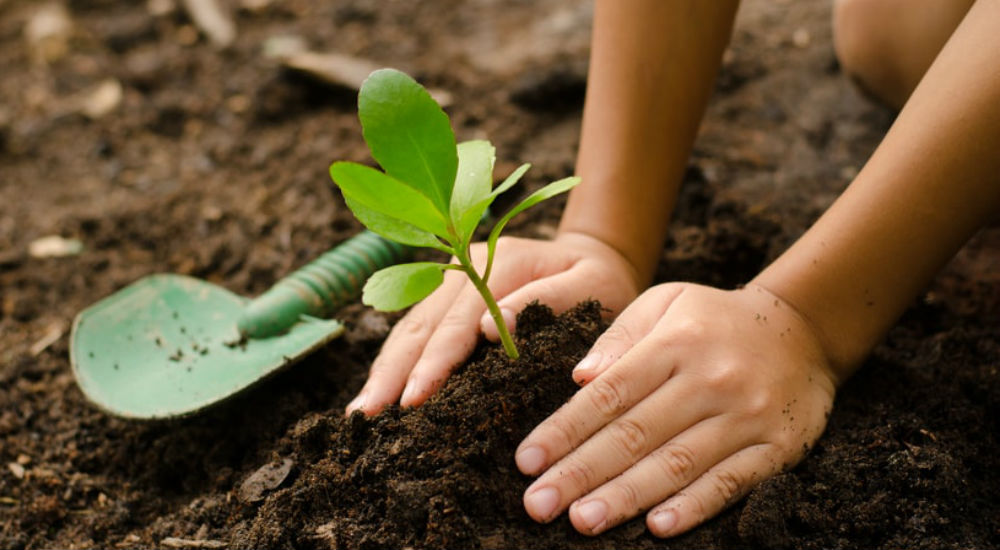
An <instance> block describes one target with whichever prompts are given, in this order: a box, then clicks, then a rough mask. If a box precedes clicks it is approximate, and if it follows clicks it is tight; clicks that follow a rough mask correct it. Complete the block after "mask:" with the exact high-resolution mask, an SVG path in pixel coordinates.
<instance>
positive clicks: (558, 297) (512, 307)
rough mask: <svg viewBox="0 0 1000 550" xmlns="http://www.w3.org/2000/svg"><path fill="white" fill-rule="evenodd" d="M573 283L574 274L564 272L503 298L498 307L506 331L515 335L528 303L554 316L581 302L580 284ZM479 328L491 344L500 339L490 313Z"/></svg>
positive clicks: (529, 284) (535, 281)
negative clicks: (519, 318) (518, 316)
mask: <svg viewBox="0 0 1000 550" xmlns="http://www.w3.org/2000/svg"><path fill="white" fill-rule="evenodd" d="M576 279H577V277H576V276H575V274H574V272H573V270H570V271H564V272H561V273H558V274H556V275H551V276H549V277H543V278H541V279H537V280H534V281H532V282H530V283H528V284H526V285H524V286H522V287H521V288H519V289H517V290H515V291H514V292H512V293H510V294H508V295H507V296H504V297H503V299H501V300H499V301H498V302H497V305H498V306H499V307H500V314H501V316H502V317H503V320H504V323H505V324H506V325H507V330H509V331H511V332H514V328H515V324H516V319H517V314H518V313H520V312H521V310H523V309H524V307H525V306H527V305H528V304H530V303H531V302H534V301H538V302H539V303H541V304H544V305H546V306H548V307H550V308H552V311H554V312H555V313H557V314H558V313H562V312H564V311H566V310H568V309H570V308H572V307H573V306H575V305H576V304H577V303H578V302H579V301H580V299H581V297H580V296H579V294H578V292H579V291H578V289H579V288H580V284H579V281H576ZM479 326H480V328H481V330H482V331H483V335H484V336H485V337H486V339H488V340H490V341H491V342H496V341H498V340H499V339H500V333H499V332H497V326H496V323H494V322H493V317H491V316H490V314H489V312H487V313H486V314H484V315H483V316H482V318H481V319H480V321H479Z"/></svg>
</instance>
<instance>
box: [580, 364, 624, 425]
mask: <svg viewBox="0 0 1000 550" xmlns="http://www.w3.org/2000/svg"><path fill="white" fill-rule="evenodd" d="M584 391H586V392H587V395H588V396H589V398H590V404H591V405H592V406H593V408H594V409H595V410H596V411H597V413H598V414H599V415H600V416H602V417H614V416H618V415H619V414H621V413H622V412H624V410H625V409H626V408H627V406H628V405H627V401H626V400H625V398H626V395H625V383H624V382H623V381H622V380H621V378H620V377H619V376H618V375H616V374H615V373H614V372H613V371H608V372H605V373H604V375H603V376H599V377H598V378H597V379H596V380H594V381H593V382H591V383H590V385H589V386H587V387H586V388H585V390H584Z"/></svg>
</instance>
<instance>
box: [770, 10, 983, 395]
mask: <svg viewBox="0 0 1000 550" xmlns="http://www.w3.org/2000/svg"><path fill="white" fill-rule="evenodd" d="M998 21H1000V2H998V1H997V0H979V2H977V4H976V5H975V6H973V8H972V9H971V11H970V12H969V14H968V15H967V16H966V18H965V20H964V21H963V22H962V24H961V25H960V26H959V27H958V29H957V30H956V31H955V33H954V35H953V36H952V38H951V39H950V40H949V42H948V43H947V45H946V46H945V47H944V49H943V50H942V52H941V54H940V55H939V56H938V58H937V60H935V62H934V64H933V65H932V66H931V67H930V69H929V70H928V72H927V74H926V75H925V76H924V78H923V80H922V81H921V83H920V85H919V86H918V87H917V89H916V90H915V91H914V93H913V95H912V96H911V98H910V100H909V102H908V103H907V104H906V106H905V107H904V109H903V111H902V112H901V113H900V115H899V117H898V118H897V120H896V122H895V124H894V125H893V127H892V128H891V129H890V131H889V133H888V134H887V135H886V137H885V139H884V140H883V142H882V144H881V145H880V146H879V148H878V150H876V152H875V154H874V155H873V156H872V158H871V159H870V161H869V162H868V164H867V165H866V166H865V167H864V169H863V170H862V171H861V173H860V174H859V175H858V177H857V178H856V179H855V181H854V182H853V183H852V184H851V186H850V187H849V188H848V189H847V191H846V192H845V193H844V194H843V196H841V197H840V199H838V200H837V202H836V203H835V204H834V205H833V206H832V207H831V208H830V210H829V211H828V212H827V213H826V214H824V215H823V217H822V218H820V220H819V221H818V222H817V223H816V224H815V225H814V226H813V227H812V228H811V229H810V230H809V231H808V232H807V233H806V234H805V235H804V236H803V237H802V238H801V239H800V240H799V241H798V242H797V243H795V245H794V246H792V248H790V249H789V250H788V251H787V252H786V253H785V254H784V255H782V256H781V257H780V258H779V259H778V260H777V261H775V262H774V264H772V265H771V266H770V267H768V268H767V269H766V270H765V271H764V272H763V273H762V274H761V275H759V276H758V277H757V278H756V279H755V281H754V282H756V283H758V284H760V285H761V286H764V287H765V288H767V289H769V290H771V291H772V292H774V293H775V294H777V295H779V296H781V297H782V298H784V299H785V300H786V301H787V302H789V303H790V304H792V305H793V306H795V307H796V308H797V309H798V310H799V311H800V312H801V313H802V314H803V315H804V316H805V317H806V318H807V319H808V320H809V321H811V323H812V324H813V325H814V327H815V328H816V330H817V333H818V334H819V337H820V339H821V343H822V345H823V346H824V347H825V348H826V350H827V353H828V354H829V355H830V356H831V359H832V360H833V362H834V364H835V368H836V370H837V373H836V374H837V376H838V378H839V379H840V380H843V379H845V378H846V377H847V376H849V375H850V373H851V372H852V371H853V369H854V368H856V366H857V365H858V364H859V363H860V362H861V360H863V358H864V357H865V356H866V355H867V354H868V352H869V351H870V349H871V348H872V347H874V345H875V344H876V343H877V342H878V341H879V340H881V338H882V337H883V335H884V334H885V332H886V331H888V329H889V328H890V327H891V325H892V324H893V323H894V322H895V321H896V319H897V318H898V317H899V315H901V314H902V312H903V311H904V310H905V308H906V307H907V306H908V305H909V304H910V303H911V302H912V300H913V299H914V297H915V296H916V295H917V294H918V293H919V292H920V291H921V290H922V289H923V288H925V287H926V285H927V284H928V283H929V281H930V279H931V278H932V277H933V276H934V274H935V273H936V272H937V271H938V270H939V269H940V268H941V267H942V266H943V265H944V263H945V262H947V260H948V259H949V258H950V257H951V256H952V255H954V253H955V252H956V251H957V250H958V249H959V248H960V247H961V246H962V244H963V243H964V242H965V241H966V240H968V238H969V237H970V236H971V235H972V234H973V233H974V232H975V231H976V230H977V229H978V228H979V227H980V226H981V225H982V224H983V223H985V221H987V220H988V219H989V217H990V216H991V215H993V213H994V212H996V210H997V208H998V206H1000V61H998V59H997V57H996V52H998V51H1000V24H998Z"/></svg>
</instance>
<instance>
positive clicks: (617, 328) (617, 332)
mask: <svg viewBox="0 0 1000 550" xmlns="http://www.w3.org/2000/svg"><path fill="white" fill-rule="evenodd" d="M632 342H633V339H632V330H631V329H630V328H629V326H628V323H627V322H625V321H623V320H618V321H617V322H616V323H614V324H613V325H611V326H610V327H608V330H606V331H604V334H602V335H601V344H604V345H607V344H621V345H626V346H628V345H631V344H632Z"/></svg>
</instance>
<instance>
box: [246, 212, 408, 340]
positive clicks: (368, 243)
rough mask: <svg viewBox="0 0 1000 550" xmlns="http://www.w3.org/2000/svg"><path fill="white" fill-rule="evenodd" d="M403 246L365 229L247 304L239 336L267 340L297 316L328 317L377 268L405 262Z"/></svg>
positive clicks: (353, 295)
mask: <svg viewBox="0 0 1000 550" xmlns="http://www.w3.org/2000/svg"><path fill="white" fill-rule="evenodd" d="M411 254H412V249H411V248H410V247H408V246H405V245H401V244H399V243H395V242H392V241H389V240H386V239H383V238H382V237H379V236H378V235H376V234H375V233H372V232H371V231H365V232H363V233H361V234H359V235H357V236H356V237H352V238H350V239H348V240H347V241H345V242H344V243H342V244H341V245H340V246H337V247H336V248H333V249H331V250H329V251H328V252H326V253H324V254H323V255H322V256H320V257H319V258H316V259H315V260H313V261H312V262H310V263H308V264H306V265H305V266H303V267H302V268H300V269H299V270H298V271H296V272H294V273H292V274H291V275H289V276H287V277H285V278H284V279H281V280H280V281H278V282H277V283H275V284H274V286H272V287H271V288H270V289H268V290H267V292H265V293H263V294H261V295H260V296H258V297H257V298H256V299H254V300H252V301H251V302H250V303H249V304H247V307H246V310H245V311H244V312H243V316H242V317H241V318H240V320H239V321H238V323H237V326H238V328H239V330H240V334H242V335H244V336H246V337H249V338H267V337H269V336H275V335H277V334H281V333H283V332H285V331H286V330H288V329H289V328H291V326H292V325H294V324H295V323H296V322H298V320H299V317H300V316H301V315H303V314H305V315H312V316H314V317H328V316H329V315H332V314H333V312H335V311H336V310H338V309H340V308H341V307H343V306H344V305H345V304H347V303H348V302H351V301H353V300H355V299H356V298H357V297H358V296H360V295H361V289H362V287H364V285H365V281H367V280H368V277H370V276H371V274H372V273H375V272H376V271H378V270H379V269H382V268H384V267H388V266H390V265H395V264H397V263H400V262H403V261H405V260H407V259H408V258H409V257H410V256H411Z"/></svg>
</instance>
